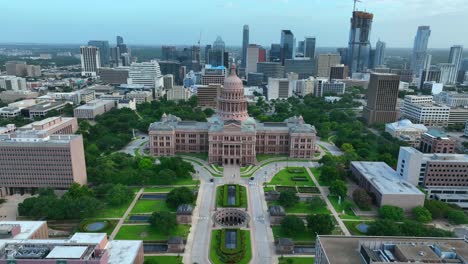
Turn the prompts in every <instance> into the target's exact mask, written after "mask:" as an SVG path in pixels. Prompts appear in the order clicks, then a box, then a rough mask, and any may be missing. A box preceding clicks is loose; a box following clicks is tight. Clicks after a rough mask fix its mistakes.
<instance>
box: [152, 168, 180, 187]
mask: <svg viewBox="0 0 468 264" xmlns="http://www.w3.org/2000/svg"><path fill="white" fill-rule="evenodd" d="M176 180H177V175H176V173H175V172H174V171H173V170H170V169H165V170H162V171H160V172H159V175H158V176H157V178H156V181H157V182H158V183H159V184H161V185H169V184H172V183H174V182H175V181H176Z"/></svg>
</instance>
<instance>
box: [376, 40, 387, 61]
mask: <svg viewBox="0 0 468 264" xmlns="http://www.w3.org/2000/svg"><path fill="white" fill-rule="evenodd" d="M386 48H387V44H386V43H385V42H383V41H380V40H379V41H377V44H376V45H375V57H374V67H378V66H381V65H385V49H386Z"/></svg>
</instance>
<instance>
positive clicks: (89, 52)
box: [80, 46, 101, 77]
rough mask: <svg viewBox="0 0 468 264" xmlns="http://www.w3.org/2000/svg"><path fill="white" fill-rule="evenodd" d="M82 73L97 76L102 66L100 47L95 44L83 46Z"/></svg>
mask: <svg viewBox="0 0 468 264" xmlns="http://www.w3.org/2000/svg"><path fill="white" fill-rule="evenodd" d="M80 53H81V75H82V76H87V77H91V76H96V75H97V72H98V70H99V68H101V56H100V53H99V48H97V47H94V46H81V47H80Z"/></svg>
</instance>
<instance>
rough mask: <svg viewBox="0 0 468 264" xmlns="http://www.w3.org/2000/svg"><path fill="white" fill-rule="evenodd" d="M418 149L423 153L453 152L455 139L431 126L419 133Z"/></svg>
mask: <svg viewBox="0 0 468 264" xmlns="http://www.w3.org/2000/svg"><path fill="white" fill-rule="evenodd" d="M419 150H420V151H421V152H423V153H455V140H454V139H453V138H450V136H448V135H447V134H446V133H444V132H443V131H441V130H439V129H435V128H431V129H429V130H428V131H426V132H425V133H423V134H422V135H421V143H420V145H419Z"/></svg>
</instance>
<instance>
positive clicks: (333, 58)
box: [316, 53, 341, 78]
mask: <svg viewBox="0 0 468 264" xmlns="http://www.w3.org/2000/svg"><path fill="white" fill-rule="evenodd" d="M316 61H317V62H316V68H317V70H316V76H317V77H324V78H329V77H330V69H331V67H333V66H335V65H337V64H340V62H341V57H340V55H338V54H330V53H329V54H319V55H318V56H317V57H316Z"/></svg>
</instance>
